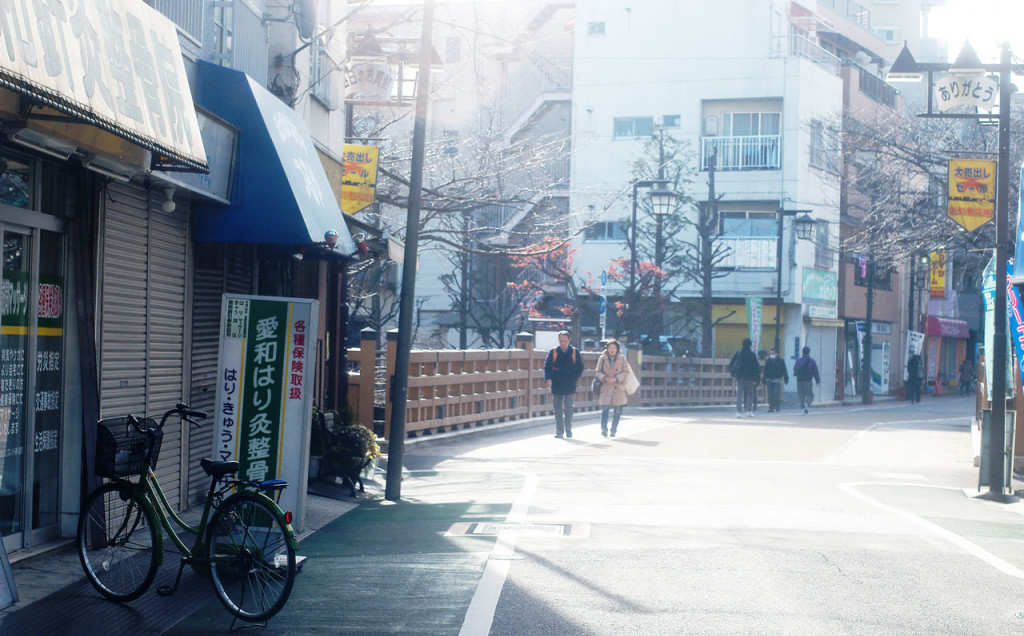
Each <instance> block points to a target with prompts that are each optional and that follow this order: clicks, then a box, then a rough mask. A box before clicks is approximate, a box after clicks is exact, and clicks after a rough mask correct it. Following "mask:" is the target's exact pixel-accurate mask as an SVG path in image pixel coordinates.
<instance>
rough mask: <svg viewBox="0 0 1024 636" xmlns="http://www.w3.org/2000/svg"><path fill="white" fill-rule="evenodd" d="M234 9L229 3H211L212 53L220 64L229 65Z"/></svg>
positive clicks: (232, 38)
mask: <svg viewBox="0 0 1024 636" xmlns="http://www.w3.org/2000/svg"><path fill="white" fill-rule="evenodd" d="M233 23H234V9H233V8H232V7H231V5H229V4H223V3H215V4H214V5H213V53H214V58H215V59H216V60H217V61H218V63H220V65H221V66H230V65H231V47H232V43H233V40H234V35H233V31H232V24H233Z"/></svg>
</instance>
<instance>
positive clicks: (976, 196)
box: [946, 159, 996, 232]
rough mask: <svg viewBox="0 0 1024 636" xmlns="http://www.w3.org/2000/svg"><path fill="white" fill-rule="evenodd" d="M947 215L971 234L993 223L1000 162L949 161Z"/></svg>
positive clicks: (977, 160)
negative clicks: (986, 224) (997, 164)
mask: <svg viewBox="0 0 1024 636" xmlns="http://www.w3.org/2000/svg"><path fill="white" fill-rule="evenodd" d="M948 189H949V196H948V201H947V205H946V214H947V216H949V218H951V219H953V220H954V221H956V222H957V223H958V224H960V226H961V227H963V228H964V229H965V230H967V231H969V232H970V231H972V230H975V229H977V228H978V227H980V226H982V225H984V224H985V223H988V222H989V221H991V220H992V217H993V216H994V214H995V206H996V162H995V161H988V160H983V159H950V160H949V185H948Z"/></svg>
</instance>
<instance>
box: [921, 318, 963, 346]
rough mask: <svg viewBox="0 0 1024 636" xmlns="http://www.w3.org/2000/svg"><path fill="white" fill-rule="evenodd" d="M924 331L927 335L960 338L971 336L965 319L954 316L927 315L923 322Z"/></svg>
mask: <svg viewBox="0 0 1024 636" xmlns="http://www.w3.org/2000/svg"><path fill="white" fill-rule="evenodd" d="M925 333H926V334H927V335H929V336H941V337H944V338H961V339H964V340H966V339H967V338H969V337H970V336H971V334H970V330H969V329H968V328H967V322H966V321H964V320H956V319H954V318H941V317H939V316H928V320H927V322H926V323H925Z"/></svg>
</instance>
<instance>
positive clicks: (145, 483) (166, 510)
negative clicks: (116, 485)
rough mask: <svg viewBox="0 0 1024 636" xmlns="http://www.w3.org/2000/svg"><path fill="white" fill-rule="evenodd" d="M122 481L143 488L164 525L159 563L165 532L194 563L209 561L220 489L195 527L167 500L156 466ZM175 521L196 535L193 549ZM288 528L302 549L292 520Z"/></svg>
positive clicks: (158, 538) (291, 538)
mask: <svg viewBox="0 0 1024 636" xmlns="http://www.w3.org/2000/svg"><path fill="white" fill-rule="evenodd" d="M121 482H122V483H124V484H127V485H128V486H129V487H130V488H132V489H133V494H134V493H135V492H138V491H139V490H141V491H142V492H143V493H144V496H143V497H142V498H141V499H142V500H143V501H144V504H143V505H145V506H148V507H149V508H150V509H151V510H152V511H153V513H154V514H155V515H156V517H157V519H158V520H159V521H160V527H161V528H162V530H161V531H160V532H156V533H155V535H156V537H155V539H156V545H154V546H153V549H154V551H155V552H156V555H157V566H160V565H163V544H164V542H163V534H164V532H166V533H167V534H168V535H169V536H170V538H171V541H172V542H173V543H174V545H175V546H176V547H177V548H178V550H179V551H180V552H181V554H182V556H183V557H184V558H185V559H186V560H188V561H190V562H191V563H192V566H193V567H196V566H197V565H200V564H205V563H207V562H208V561H209V559H208V558H207V557H206V556H205V554H206V539H205V537H206V534H207V532H206V528H207V526H208V524H209V522H210V518H211V516H212V512H213V504H214V502H215V501H216V500H217V499H218V498H219V497H218V494H217V491H215V490H209V491H207V493H206V501H205V503H204V504H203V512H202V515H201V516H200V518H199V525H198V526H197V527H193V526H191V525H189V524H188V523H187V522H186V521H185V520H183V519H182V518H181V517H179V516H178V515H177V514H176V513H175V512H174V509H173V508H172V507H171V504H170V502H169V501H168V500H167V495H165V494H164V491H163V488H161V487H160V481H159V480H158V479H157V478H156V474H155V473H154V472H153V469H152V468H149V467H147V470H146V472H145V473H143V474H142V475H140V476H139V481H138V482H132V481H130V480H128V479H123V480H121ZM252 492H253V494H254V495H255V496H256V497H257V498H261V499H264V500H266V501H265V503H267V504H268V505H270V506H271V507H272V508H278V509H280V508H279V507H278V505H277V503H276V502H275V501H274V500H273V499H271V498H270V497H268V496H266V495H265V494H263V493H262V492H260V491H259V490H255V489H253V490H252ZM172 522H173V523H174V526H178V527H179V528H181V529H182V530H184V531H185V532H187V533H188V534H190V535H192V536H194V537H195V541H193V543H192V547H191V549H190V548H189V547H188V545H186V544H185V542H184V541H182V539H181V537H179V536H178V533H177V532H175V530H174V526H172V525H171V523H172ZM288 531H289V533H288V541H289V543H291V545H292V548H294V549H298V540H297V539H296V538H295V533H294V532H293V531H292V530H291V524H289V525H288Z"/></svg>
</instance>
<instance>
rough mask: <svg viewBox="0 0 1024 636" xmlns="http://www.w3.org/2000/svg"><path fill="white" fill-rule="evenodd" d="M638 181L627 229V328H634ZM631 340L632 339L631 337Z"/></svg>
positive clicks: (634, 182)
mask: <svg viewBox="0 0 1024 636" xmlns="http://www.w3.org/2000/svg"><path fill="white" fill-rule="evenodd" d="M639 187H640V182H639V181H636V180H634V181H633V224H632V225H631V226H630V231H629V299H628V303H629V328H630V333H634V332H633V331H632V330H633V329H636V320H635V318H636V308H635V306H634V305H635V304H636V191H637V188H639ZM631 340H632V339H631Z"/></svg>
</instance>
